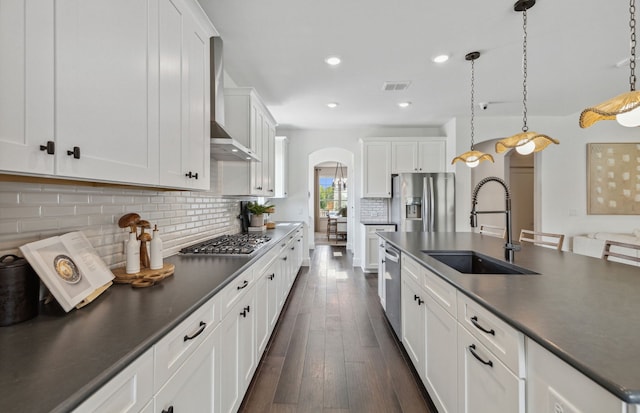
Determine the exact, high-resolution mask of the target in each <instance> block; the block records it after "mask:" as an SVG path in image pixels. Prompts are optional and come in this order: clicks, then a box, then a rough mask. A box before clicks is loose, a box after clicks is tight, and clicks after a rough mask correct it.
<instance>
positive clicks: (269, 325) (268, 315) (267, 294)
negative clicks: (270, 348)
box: [256, 260, 280, 357]
mask: <svg viewBox="0 0 640 413" xmlns="http://www.w3.org/2000/svg"><path fill="white" fill-rule="evenodd" d="M279 265H280V262H279V261H278V260H275V261H273V262H272V263H271V264H270V265H269V266H268V267H267V268H265V270H264V271H263V272H262V274H261V275H259V276H258V280H257V282H256V339H257V343H258V344H257V346H256V347H257V348H256V350H257V352H258V357H260V355H262V353H263V352H264V350H265V349H266V347H267V343H268V342H269V338H270V337H271V332H272V331H273V327H274V326H275V323H276V321H278V315H279V311H278V310H279V308H278V282H279V280H278V279H276V277H277V276H278V275H279V274H278V272H279V271H276V267H278V266H279Z"/></svg>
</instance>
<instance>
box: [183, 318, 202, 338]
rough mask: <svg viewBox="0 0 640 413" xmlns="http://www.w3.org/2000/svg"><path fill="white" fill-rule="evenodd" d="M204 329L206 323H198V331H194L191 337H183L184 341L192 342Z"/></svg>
mask: <svg viewBox="0 0 640 413" xmlns="http://www.w3.org/2000/svg"><path fill="white" fill-rule="evenodd" d="M205 328H207V323H205V322H204V321H200V328H199V329H198V331H196V332H195V333H194V334H193V335H192V336H184V341H189V340H193V339H194V338H196V337H198V336H199V335H200V334H202V332H203V331H204V329H205Z"/></svg>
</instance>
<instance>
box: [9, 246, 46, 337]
mask: <svg viewBox="0 0 640 413" xmlns="http://www.w3.org/2000/svg"><path fill="white" fill-rule="evenodd" d="M39 293H40V279H39V278H38V275H37V274H36V273H35V271H33V268H31V266H30V265H29V263H28V262H27V260H26V259H24V258H20V257H18V256H16V255H13V254H8V255H3V256H2V257H0V326H8V325H11V324H16V323H19V322H22V321H26V320H29V319H31V318H33V317H35V316H36V315H38V298H39Z"/></svg>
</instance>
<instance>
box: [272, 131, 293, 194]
mask: <svg viewBox="0 0 640 413" xmlns="http://www.w3.org/2000/svg"><path fill="white" fill-rule="evenodd" d="M274 133H275V129H274ZM275 142H276V143H275V145H276V146H275V148H276V149H275V161H274V162H275V180H276V183H275V186H276V198H286V197H287V196H288V191H289V167H288V166H289V142H288V139H287V138H286V137H284V136H278V137H277V139H276V140H275Z"/></svg>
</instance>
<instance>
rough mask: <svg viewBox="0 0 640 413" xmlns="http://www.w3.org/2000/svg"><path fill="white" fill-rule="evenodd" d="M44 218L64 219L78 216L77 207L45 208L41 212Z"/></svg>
mask: <svg viewBox="0 0 640 413" xmlns="http://www.w3.org/2000/svg"><path fill="white" fill-rule="evenodd" d="M41 213H42V216H43V217H64V216H73V215H75V214H76V207H75V206H43V207H42V210H41Z"/></svg>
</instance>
